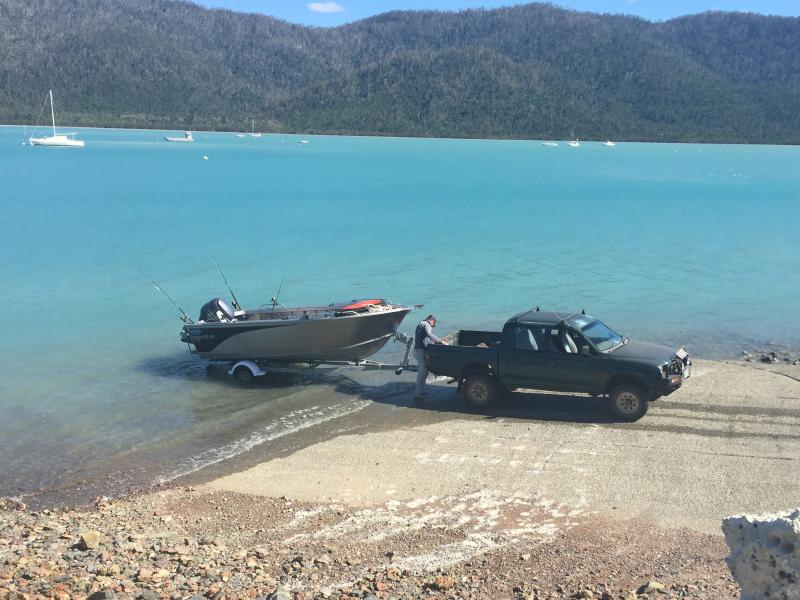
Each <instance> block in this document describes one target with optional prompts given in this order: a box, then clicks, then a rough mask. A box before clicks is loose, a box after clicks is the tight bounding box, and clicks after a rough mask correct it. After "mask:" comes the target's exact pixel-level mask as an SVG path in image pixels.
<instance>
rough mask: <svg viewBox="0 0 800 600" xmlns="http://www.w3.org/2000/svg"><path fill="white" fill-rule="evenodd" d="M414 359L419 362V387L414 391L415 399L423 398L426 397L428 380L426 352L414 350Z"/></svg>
mask: <svg viewBox="0 0 800 600" xmlns="http://www.w3.org/2000/svg"><path fill="white" fill-rule="evenodd" d="M414 358H415V359H416V360H417V387H416V389H415V390H414V397H415V398H422V397H424V395H425V380H426V379H427V378H428V366H427V365H426V364H425V350H414Z"/></svg>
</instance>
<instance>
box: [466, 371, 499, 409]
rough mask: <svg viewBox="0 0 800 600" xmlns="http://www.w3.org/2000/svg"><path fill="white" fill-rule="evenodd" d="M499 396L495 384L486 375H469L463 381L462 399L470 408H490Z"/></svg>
mask: <svg viewBox="0 0 800 600" xmlns="http://www.w3.org/2000/svg"><path fill="white" fill-rule="evenodd" d="M499 395H500V390H499V389H498V387H497V382H496V381H495V380H494V379H492V378H491V377H489V376H488V375H483V374H476V375H469V376H468V377H467V379H466V381H464V397H465V398H466V399H467V401H468V402H469V403H470V404H472V406H478V407H484V406H491V405H492V404H494V403H495V402H496V401H497V398H498V397H499Z"/></svg>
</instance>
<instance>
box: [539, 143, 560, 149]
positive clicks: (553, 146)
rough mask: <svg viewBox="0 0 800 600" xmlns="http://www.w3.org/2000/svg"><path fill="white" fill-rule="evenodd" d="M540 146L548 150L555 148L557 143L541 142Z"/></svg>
mask: <svg viewBox="0 0 800 600" xmlns="http://www.w3.org/2000/svg"><path fill="white" fill-rule="evenodd" d="M542 146H547V147H548V148H555V147H557V146H558V142H542Z"/></svg>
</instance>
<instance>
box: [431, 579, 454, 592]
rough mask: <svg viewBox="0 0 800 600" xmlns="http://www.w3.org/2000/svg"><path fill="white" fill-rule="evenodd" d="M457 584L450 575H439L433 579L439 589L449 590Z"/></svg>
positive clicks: (434, 584) (434, 585)
mask: <svg viewBox="0 0 800 600" xmlns="http://www.w3.org/2000/svg"><path fill="white" fill-rule="evenodd" d="M455 584H456V580H455V579H453V578H452V577H450V576H449V575H437V576H436V579H434V580H433V586H432V587H434V588H435V589H437V590H442V591H444V590H449V589H450V588H451V587H453V586H454V585H455Z"/></svg>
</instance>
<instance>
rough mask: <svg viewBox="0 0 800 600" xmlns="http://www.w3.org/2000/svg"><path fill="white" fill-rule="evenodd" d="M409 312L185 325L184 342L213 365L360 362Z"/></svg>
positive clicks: (397, 311) (380, 344) (402, 309)
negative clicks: (222, 362)
mask: <svg viewBox="0 0 800 600" xmlns="http://www.w3.org/2000/svg"><path fill="white" fill-rule="evenodd" d="M409 312H411V309H410V308H408V307H397V308H393V309H391V310H385V311H380V312H369V313H363V314H357V315H349V316H338V317H333V318H321V319H286V320H281V319H275V320H256V321H237V322H232V323H197V324H192V325H186V326H184V328H183V330H184V333H185V335H184V337H183V339H184V341H188V342H189V343H191V344H192V345H193V346H194V347H195V349H196V352H197V353H198V354H199V355H200V356H202V357H203V358H207V359H209V360H225V361H238V360H266V361H276V362H314V361H360V360H363V359H365V358H367V357H369V356H371V355H373V354H375V353H376V352H378V350H380V349H381V348H383V346H384V345H386V343H387V342H388V341H389V340H390V339H391V337H392V335H393V334H394V332H395V331H397V328H398V327H399V325H400V323H401V322H402V320H403V319H404V318H405V316H406V315H407V314H408V313H409Z"/></svg>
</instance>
